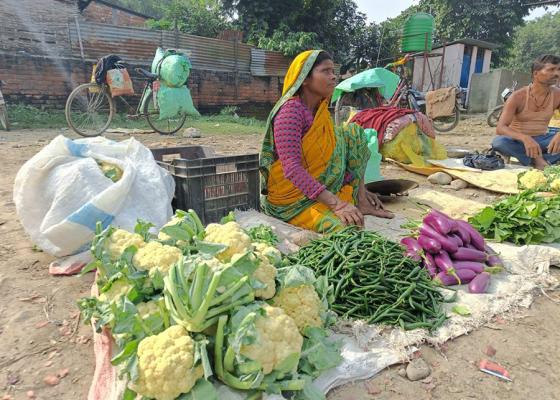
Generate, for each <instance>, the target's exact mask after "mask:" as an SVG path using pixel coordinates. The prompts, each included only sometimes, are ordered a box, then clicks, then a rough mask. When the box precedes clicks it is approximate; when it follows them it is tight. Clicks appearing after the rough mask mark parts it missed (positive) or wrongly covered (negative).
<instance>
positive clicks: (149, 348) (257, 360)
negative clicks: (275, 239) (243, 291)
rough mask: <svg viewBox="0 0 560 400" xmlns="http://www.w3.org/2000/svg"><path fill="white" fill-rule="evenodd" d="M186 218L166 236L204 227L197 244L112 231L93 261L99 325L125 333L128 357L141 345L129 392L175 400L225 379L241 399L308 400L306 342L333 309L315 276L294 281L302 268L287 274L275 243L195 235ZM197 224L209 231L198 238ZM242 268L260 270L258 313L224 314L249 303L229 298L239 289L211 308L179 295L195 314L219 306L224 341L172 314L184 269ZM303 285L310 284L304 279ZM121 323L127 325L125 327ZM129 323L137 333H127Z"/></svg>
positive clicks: (253, 277) (252, 274) (218, 233)
mask: <svg viewBox="0 0 560 400" xmlns="http://www.w3.org/2000/svg"><path fill="white" fill-rule="evenodd" d="M189 212H191V211H189ZM181 215H182V216H180V217H178V216H175V217H174V218H173V219H172V220H171V221H170V222H168V223H167V224H166V225H165V227H174V229H175V227H181V226H188V227H193V226H194V227H195V228H194V231H196V232H197V233H196V235H197V236H196V237H193V238H192V240H186V239H184V238H185V237H184V236H180V235H178V236H177V237H181V238H183V239H182V240H175V239H176V238H175V239H174V238H172V237H171V236H170V235H173V231H170V230H169V229H167V230H165V232H163V231H160V232H158V233H157V235H156V234H153V233H147V231H146V232H144V234H140V233H142V232H140V231H138V230H137V232H140V233H132V232H128V231H126V230H123V229H115V228H108V229H107V230H105V231H104V232H102V233H98V240H97V242H96V241H94V247H93V248H92V253H94V256H96V257H97V261H96V262H97V270H98V279H97V282H98V288H99V294H98V296H97V298H96V302H97V303H96V304H97V305H96V306H95V310H94V311H93V314H92V315H93V316H92V321H95V320H96V319H97V320H98V321H107V322H106V326H107V327H109V328H110V329H114V330H116V332H115V331H114V332H113V336H114V339H115V341H116V342H117V346H118V347H121V348H123V349H124V348H127V347H129V344H130V343H131V342H135V343H137V349H136V351H135V352H133V353H132V354H129V355H128V358H126V360H127V361H126V368H127V371H128V372H129V385H128V386H129V390H132V391H134V392H136V393H137V394H138V395H140V396H144V397H146V398H151V399H155V400H174V399H176V398H178V397H180V396H181V395H182V394H185V393H189V392H190V391H191V390H193V388H195V387H196V386H197V384H198V383H199V382H202V381H206V380H208V379H210V376H212V375H214V377H215V378H212V379H218V380H220V381H222V383H225V384H226V385H228V386H230V387H233V388H236V389H240V390H251V391H254V390H257V391H270V392H274V391H275V390H279V389H278V388H280V387H285V388H289V390H294V391H299V390H303V387H300V386H301V385H302V384H303V382H304V381H305V380H303V379H300V378H301V377H300V378H298V376H299V375H298V374H299V372H297V368H298V364H299V363H300V357H304V356H303V355H302V351H303V349H305V348H306V345H305V341H306V340H309V339H308V338H306V330H307V329H324V328H325V321H326V319H325V317H324V316H325V313H326V312H327V305H326V303H325V301H323V300H322V299H321V296H320V294H319V293H318V292H317V290H316V289H315V286H314V281H315V278H314V277H313V273H312V272H311V271H310V270H305V271H303V272H302V270H298V268H304V267H294V270H293V271H295V272H294V273H292V274H290V273H286V271H287V270H289V269H290V268H292V267H290V266H282V255H281V253H280V251H279V250H278V249H276V248H275V247H274V246H272V245H271V244H270V243H265V242H263V241H256V240H252V239H251V237H250V236H249V234H248V233H249V232H248V231H245V230H244V229H243V228H242V227H241V226H240V225H239V224H238V223H237V222H235V221H229V222H225V223H221V224H218V223H213V224H209V225H208V226H206V227H202V226H201V225H200V223H199V222H196V221H194V220H189V221H188V224H189V225H181V224H183V223H184V222H185V221H184V220H183V218H185V217H184V215H185V214H184V213H183V214H181ZM187 218H188V217H187ZM196 224H199V225H200V226H199V227H198V228H197V227H196ZM162 229H164V228H162ZM189 229H190V228H189ZM166 232H167V233H166ZM170 232H171V233H170ZM168 233H170V234H168ZM200 238H202V239H200ZM101 239H102V240H101ZM197 246H206V249H208V248H211V249H214V251H215V253H213V254H211V255H209V254H207V253H202V251H203V250H200V251H197V248H198V247H197ZM212 246H214V247H212ZM200 248H201V249H202V247H200ZM94 249H95V251H94ZM187 260H188V262H187ZM238 261H239V262H242V263H247V262H249V263H250V264H251V265H254V267H253V269H247V270H245V271H249V272H245V274H246V275H245V276H246V277H247V278H243V279H249V282H251V286H250V289H249V290H252V292H253V293H252V294H251V297H250V299H254V300H252V301H251V302H249V303H247V302H245V303H244V304H241V303H240V304H239V306H235V307H233V306H231V305H228V304H229V303H228V304H224V305H223V306H222V305H221V303H220V301H226V300H227V301H235V300H236V299H237V301H239V296H234V297H233V298H232V299H228V297H226V295H228V293H229V295H231V293H233V292H231V291H232V290H234V289H235V288H231V287H224V288H221V287H217V292H216V293H217V294H216V295H214V297H208V296H206V297H208V299H211V301H212V304H207V305H206V306H205V305H204V302H205V301H209V300H205V299H204V298H203V299H202V300H201V299H198V300H197V299H185V298H182V300H181V297H180V296H179V295H178V294H177V292H174V293H173V294H174V297H173V299H174V300H175V301H179V302H181V301H185V302H188V303H189V304H190V306H191V308H192V307H195V308H196V307H199V308H198V309H200V310H202V309H203V308H204V307H208V306H210V308H208V310H209V311H208V313H210V314H212V315H209V316H208V318H209V320H210V323H212V321H214V319H215V320H216V321H218V318H219V319H220V320H223V321H222V322H224V324H222V326H221V329H222V330H221V331H217V329H218V325H219V324H218V323H217V322H216V324H215V325H214V326H210V327H209V328H207V329H205V330H204V331H202V328H201V329H200V330H192V329H191V327H190V326H189V325H188V324H184V323H182V322H183V321H179V320H178V319H177V318H179V316H178V315H179V314H178V312H177V311H176V310H173V311H174V312H171V311H172V310H171V307H175V305H173V306H171V305H170V303H168V300H169V299H168V298H167V295H168V293H167V292H166V291H168V290H175V289H173V288H171V287H168V285H171V284H170V283H169V282H170V281H171V278H170V276H171V275H172V274H176V273H177V271H178V270H177V268H193V265H194V268H198V266H201V265H204V264H205V265H206V267H207V268H209V270H210V271H211V275H210V276H214V275H212V274H218V275H216V276H219V274H222V273H224V271H228V268H230V267H231V266H232V265H233V266H235V265H236V262H238ZM183 265H185V267H183ZM243 265H245V264H243ZM241 271H243V269H241ZM279 271H283V272H281V273H280V272H279ZM294 274H295V275H294ZM185 276H191V275H185ZM192 276H193V277H194V276H195V275H192ZM286 276H292V278H291V279H290V278H286ZM293 276H296V278H295V279H293ZM301 276H304V277H305V278H297V277H301ZM173 279H174V282H175V283H173V284H174V285H177V283H176V282H177V280H178V279H179V278H177V276H175V277H174V278H173ZM181 279H185V277H183V278H181ZM193 279H194V280H193V281H192V282H187V281H182V282H184V283H183V284H182V285H187V284H188V285H192V286H193V287H196V285H198V284H199V283H196V282H195V280H196V279H198V278H196V277H194V278H193ZM158 282H159V283H158ZM179 282H181V281H180V279H179ZM200 284H203V283H200ZM206 284H208V282H206ZM240 285H241V283H240ZM185 287H186V286H185ZM236 290H237V289H236ZM230 292H231V293H230ZM181 293H190V292H189V291H188V290H185V291H184V292H181ZM183 295H185V294H181V296H183ZM240 296H241V295H240ZM164 298H165V301H164ZM177 299H179V300H177ZM197 301H202V303H200V304H198V303H196V302H197ZM192 302H194V303H192ZM84 304H85V303H84ZM88 304H91V303H88ZM104 304H105V305H107V306H103V305H104ZM197 304H198V305H197ZM180 308H181V306H180V305H179V309H180ZM198 309H197V310H198ZM101 310H103V311H101ZM116 310H121V312H122V310H128V311H127V312H128V314H126V316H125V317H123V316H122V315H121V314H119V313H116ZM221 310H223V311H221ZM82 311H83V310H82ZM102 313H105V314H102ZM107 313H109V314H107ZM110 313H113V314H110ZM183 315H184V314H183ZM210 317H212V318H214V319H212V318H210ZM119 318H125V319H126V321H124V322H123V321H119ZM226 320H227V321H228V324H227V325H225V321H226ZM131 321H132V322H131ZM121 322H123V323H126V324H128V325H119V324H120V323H121ZM210 323H209V324H208V325H210ZM121 326H130V329H128V328H127V329H124V330H123V329H122V327H121ZM248 326H252V328H248ZM216 332H220V333H219V334H221V335H222V336H223V337H222V339H221V340H218V339H216V338H213V339H212V338H211V337H212V336H214V335H217V334H218V333H216ZM249 332H250V334H249ZM209 343H213V346H214V348H210V346H209ZM307 347H313V346H312V345H308V346H307ZM315 347H317V348H319V346H315ZM323 348H324V347H323ZM333 348H334V349H336V351H338V348H336V347H333ZM128 351H129V350H128ZM230 352H234V353H235V367H232V366H231V365H230V363H231V362H232V359H231V353H230ZM207 353H210V354H207ZM212 353H213V354H214V356H213V357H212ZM218 358H219V359H218ZM210 359H214V363H213V364H214V365H210V364H209V363H207V364H205V360H210ZM317 359H319V357H317ZM222 362H223V365H222V364H221V363H222ZM220 365H222V366H221V367H220ZM332 366H333V365H328V366H325V367H324V368H325V369H327V368H332ZM213 369H215V371H214V372H213ZM250 377H255V379H252V378H250ZM264 377H267V378H266V379H264ZM248 385H249V386H248Z"/></svg>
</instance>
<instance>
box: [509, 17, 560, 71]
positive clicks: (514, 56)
mask: <svg viewBox="0 0 560 400" xmlns="http://www.w3.org/2000/svg"><path fill="white" fill-rule="evenodd" d="M559 27H560V12H556V13H548V14H545V15H543V16H542V17H540V18H537V19H535V20H533V21H530V22H528V23H527V24H526V25H524V26H521V27H518V28H517V29H516V30H515V34H514V37H513V46H512V48H511V51H510V53H509V58H508V60H507V62H506V63H505V65H506V66H507V67H509V68H512V69H515V70H519V71H528V70H529V69H530V67H531V63H532V62H533V60H534V59H535V58H537V57H538V56H540V55H543V54H556V55H560V29H559Z"/></svg>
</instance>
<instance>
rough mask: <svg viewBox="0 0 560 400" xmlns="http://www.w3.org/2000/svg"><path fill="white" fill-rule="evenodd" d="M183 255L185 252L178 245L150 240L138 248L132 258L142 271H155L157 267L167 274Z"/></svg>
mask: <svg viewBox="0 0 560 400" xmlns="http://www.w3.org/2000/svg"><path fill="white" fill-rule="evenodd" d="M181 257H183V252H182V251H181V250H180V249H178V248H177V247H173V246H168V245H164V244H161V243H159V242H148V243H147V244H146V245H145V246H143V247H141V248H140V249H138V251H137V252H136V254H134V257H133V258H132V262H133V263H134V266H135V267H136V268H138V269H140V270H142V271H155V270H156V269H157V270H159V271H160V272H161V273H163V274H166V273H167V272H168V271H169V269H170V268H171V266H172V265H174V264H175V263H177V262H178V261H179V260H180V259H181Z"/></svg>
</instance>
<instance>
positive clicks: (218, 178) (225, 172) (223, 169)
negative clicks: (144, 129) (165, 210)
mask: <svg viewBox="0 0 560 400" xmlns="http://www.w3.org/2000/svg"><path fill="white" fill-rule="evenodd" d="M192 147H201V146H192ZM175 149H177V148H175ZM157 150H162V149H157ZM168 150H169V151H167V152H166V154H172V152H171V150H172V148H170V149H168ZM197 151H198V152H199V153H197ZM200 151H201V150H193V149H191V150H188V151H187V150H185V151H183V153H182V155H185V156H186V157H184V158H183V157H181V158H174V159H172V160H171V161H169V162H162V161H159V162H158V164H159V165H161V166H162V167H163V168H165V169H167V170H168V171H169V172H170V173H171V175H172V176H173V177H174V179H175V199H174V201H173V208H174V209H182V210H187V209H189V208H192V209H193V210H195V211H196V213H197V214H198V215H199V216H200V218H201V220H202V222H203V223H205V224H208V223H211V222H218V221H219V220H220V219H221V218H222V217H224V216H225V215H227V214H228V213H229V212H230V211H232V210H235V209H240V210H248V209H255V210H259V208H260V189H259V155H258V154H246V155H240V156H222V157H195V155H198V154H200ZM176 152H177V151H175V153H176ZM160 154H161V153H160ZM155 157H156V156H155V155H154V158H155ZM156 159H157V158H156Z"/></svg>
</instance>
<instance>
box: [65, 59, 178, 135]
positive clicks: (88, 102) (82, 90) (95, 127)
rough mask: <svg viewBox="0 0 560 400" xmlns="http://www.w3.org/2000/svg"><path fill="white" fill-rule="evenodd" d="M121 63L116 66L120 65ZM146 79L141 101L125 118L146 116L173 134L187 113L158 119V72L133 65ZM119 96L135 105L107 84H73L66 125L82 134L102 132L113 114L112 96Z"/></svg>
mask: <svg viewBox="0 0 560 400" xmlns="http://www.w3.org/2000/svg"><path fill="white" fill-rule="evenodd" d="M124 66H125V64H124V63H120V64H119V67H121V68H123V67H124ZM134 70H135V71H136V72H137V73H138V74H140V75H142V78H143V80H145V81H146V83H145V85H144V89H143V91H142V96H141V97H140V102H139V103H138V107H137V108H136V111H135V112H134V114H129V115H127V118H128V119H138V118H142V117H144V118H146V120H147V122H148V125H150V127H152V129H153V130H154V131H156V132H158V133H160V134H162V135H172V134H174V133H175V132H177V131H178V130H179V129H181V128H182V127H183V125H184V124H185V120H186V118H187V115H186V114H185V113H182V114H180V115H178V116H176V117H173V118H164V119H161V120H160V119H159V107H158V104H157V96H154V90H155V91H156V92H157V90H158V89H159V81H158V75H157V74H153V73H151V72H150V71H147V70H145V69H143V68H135V69H134ZM116 98H118V99H120V100H121V101H122V102H123V103H125V105H126V106H127V107H128V109H129V110H133V109H134V108H133V107H132V106H131V105H130V104H129V103H128V102H127V101H126V100H125V99H124V98H122V96H117V97H114V98H113V97H112V96H111V89H110V87H109V85H107V84H106V83H103V84H101V85H99V84H97V83H95V82H90V83H84V84H82V85H80V86H78V87H77V88H75V89H74V90H73V91H72V93H70V96H68V100H67V101H66V108H65V115H66V122H67V123H68V126H69V127H70V128H71V129H72V130H73V131H74V132H76V133H77V134H79V135H81V136H85V137H94V136H99V135H101V134H102V133H103V132H105V131H106V130H107V129H108V128H109V125H111V121H112V119H113V117H114V116H115V112H116V104H115V99H116Z"/></svg>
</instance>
